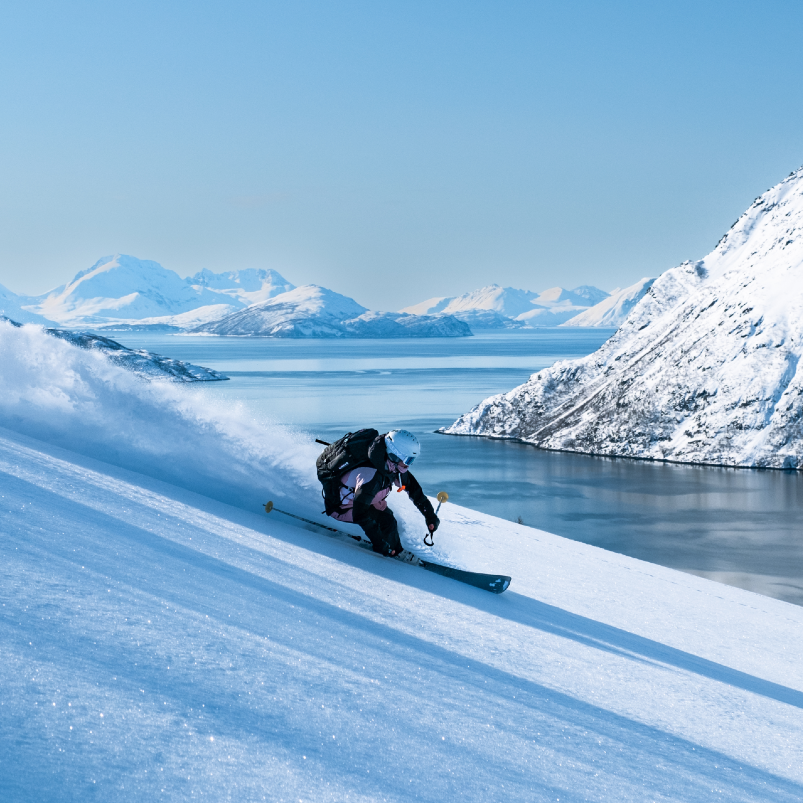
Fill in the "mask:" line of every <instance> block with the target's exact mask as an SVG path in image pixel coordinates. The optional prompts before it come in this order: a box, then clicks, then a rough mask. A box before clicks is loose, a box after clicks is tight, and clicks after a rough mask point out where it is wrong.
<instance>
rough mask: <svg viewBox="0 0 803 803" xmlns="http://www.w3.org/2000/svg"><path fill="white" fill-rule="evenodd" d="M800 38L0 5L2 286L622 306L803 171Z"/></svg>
mask: <svg viewBox="0 0 803 803" xmlns="http://www.w3.org/2000/svg"><path fill="white" fill-rule="evenodd" d="M801 35H803V3H800V2H799V0H795V1H794V2H773V0H765V2H762V3H755V2H749V3H748V2H738V1H737V2H730V3H722V2H716V3H714V2H706V1H705V0H696V2H684V1H683V0H680V1H679V2H671V3H670V2H652V3H649V2H644V1H643V0H641V2H604V3H601V2H579V1H576V2H572V0H567V1H565V2H560V3H557V2H555V3H542V2H536V1H533V2H505V0H495V1H494V2H472V1H471V0H468V1H467V0H463V2H437V0H432V1H431V2H416V0H406V1H405V2H382V0H372V2H355V1H354V0H338V2H323V1H314V0H298V2H264V1H263V2H237V0H227V2H225V3H224V2H217V0H213V1H212V2H201V1H199V0H196V2H192V3H189V2H169V0H167V1H165V0H162V1H161V2H153V3H151V2H140V1H139V0H131V1H130V2H127V3H108V2H80V0H79V1H78V2H70V3H65V2H37V0H26V2H16V0H6V2H4V3H3V4H2V7H0V108H2V114H0V179H1V180H0V215H1V217H0V283H2V284H4V285H6V286H8V287H9V288H10V289H11V290H14V291H15V292H18V293H40V292H43V291H45V290H47V289H50V288H51V287H53V286H55V285H57V284H61V283H62V282H64V281H65V280H67V279H68V278H70V277H71V276H72V275H73V274H74V273H75V272H77V271H78V270H82V269H84V268H86V267H88V266H89V265H91V264H92V263H93V262H95V261H96V260H97V259H98V258H99V257H101V256H103V255H105V254H109V253H114V252H122V253H129V254H134V255H135V256H139V257H141V258H146V259H155V260H157V261H159V262H161V263H162V264H163V265H164V266H165V267H168V268H172V269H173V270H176V271H177V272H178V273H179V274H181V275H182V276H185V275H188V274H189V273H194V272H195V271H197V270H199V269H201V268H210V269H211V270H215V271H219V270H226V269H236V268H246V267H273V268H276V269H278V270H280V271H281V272H282V273H284V274H285V275H286V277H287V278H288V279H289V280H291V281H292V282H294V283H296V284H304V283H310V282H314V283H318V284H323V285H326V286H329V287H332V288H333V289H335V290H338V291H339V292H343V293H345V294H347V295H350V296H352V297H354V298H356V299H357V300H358V301H359V302H360V303H362V304H365V305H367V306H369V307H372V308H379V309H394V308H398V307H401V306H404V305H406V304H410V303H414V302H417V301H420V300H422V299H424V298H428V297H431V296H436V295H446V294H450V295H451V294H455V293H459V292H465V291H468V290H471V289H474V288H476V287H479V286H481V285H483V284H488V283H491V282H497V283H500V284H504V285H512V286H515V287H523V288H526V289H530V290H540V289H544V288H546V287H549V286H553V285H556V284H562V285H564V286H566V287H574V286H576V285H579V284H586V283H589V284H595V285H598V286H600V287H602V288H604V289H607V290H610V289H612V288H613V287H614V286H616V285H625V284H630V283H632V282H634V281H636V280H637V279H638V278H640V277H641V276H644V275H656V274H657V273H659V272H661V271H663V270H665V269H667V268H670V267H673V266H674V265H675V264H677V263H679V262H681V261H682V260H684V259H693V258H699V257H701V256H703V255H704V254H705V253H707V252H708V251H709V250H710V249H711V248H712V247H713V246H714V245H715V244H716V242H717V240H718V239H719V237H720V236H721V235H722V234H723V233H724V232H725V230H726V229H727V228H728V227H729V226H730V224H731V223H732V222H733V221H734V219H735V218H736V217H737V216H738V215H739V214H740V213H741V212H742V211H743V210H744V209H745V208H746V207H747V206H748V205H749V204H750V202H751V201H752V200H753V198H754V197H755V196H756V195H758V194H759V193H761V192H763V191H764V190H765V189H767V188H768V187H769V186H771V185H773V184H775V183H777V182H778V181H779V180H781V179H782V178H783V177H784V176H785V175H787V174H788V173H789V172H790V171H791V170H793V169H795V168H797V167H799V166H800V165H801V164H803V80H801V79H803V48H801V47H800V46H799V44H800V41H801Z"/></svg>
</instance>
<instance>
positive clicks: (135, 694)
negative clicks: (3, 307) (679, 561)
mask: <svg viewBox="0 0 803 803" xmlns="http://www.w3.org/2000/svg"><path fill="white" fill-rule="evenodd" d="M0 384H2V387H3V394H0V553H1V554H0V655H1V656H2V660H0V688H2V690H3V691H2V694H0V800H1V801H4V802H5V801H14V803H18V802H19V803H27V802H28V801H32V802H33V801H35V803H49V802H50V801H53V802H54V803H55V802H56V801H58V803H70V802H71V801H82V802H83V801H86V800H92V799H95V800H99V801H101V800H102V801H126V802H128V801H148V802H150V801H152V800H155V799H165V800H176V801H184V800H190V799H192V800H200V801H210V803H212V802H214V803H217V801H237V803H239V802H240V801H258V800H270V801H298V800H301V801H381V800H389V801H406V800H424V801H444V800H470V801H474V800H476V801H483V802H485V801H497V800H498V801H511V800H512V801H552V800H558V799H559V800H560V801H587V800H588V801H612V800H615V801H634V802H635V801H644V800H661V801H684V803H687V802H688V801H709V800H728V801H765V800H772V801H782V802H783V803H785V802H786V801H790V802H791V801H799V800H800V799H802V798H803V750H801V747H800V745H801V743H802V742H803V740H802V739H801V736H803V668H802V667H801V665H800V661H799V648H798V645H799V644H800V641H801V635H803V609H801V608H799V607H796V606H793V605H789V604H787V603H783V602H780V601H778V600H773V599H769V598H766V597H761V596H758V595H755V594H751V593H749V592H746V591H742V590H740V589H737V588H732V587H728V586H723V585H719V584H717V583H713V582H710V581H707V580H704V579H702V578H698V577H695V576H692V575H686V574H682V573H679V572H676V571H673V570H671V569H665V568H662V567H659V566H654V565H651V564H648V563H644V562H641V561H638V560H635V559H632V558H627V557H625V556H622V555H616V554H613V553H609V552H605V551H604V550H601V549H598V548H595V547H592V546H587V545H584V544H580V543H575V542H571V541H568V540H566V539H563V538H560V537H558V536H555V535H551V534H549V533H545V532H542V531H539V530H535V529H532V528H529V527H524V526H520V525H517V524H513V523H510V522H505V521H502V520H499V519H495V518H493V517H491V516H486V515H483V514H481V513H477V512H474V511H471V510H467V509H464V508H460V507H457V506H455V505H451V504H448V503H447V504H446V505H444V507H443V508H441V520H442V526H441V528H440V529H439V530H438V532H437V534H436V537H435V544H436V548H435V549H434V550H432V551H431V552H429V553H428V552H425V551H421V554H422V556H423V557H427V556H429V557H430V558H431V559H434V560H436V561H443V562H451V563H452V564H454V565H458V566H462V567H465V568H469V569H474V570H477V571H489V572H499V573H505V574H509V575H512V577H513V583H512V585H511V588H510V589H509V590H508V591H507V592H506V593H505V594H503V595H501V596H496V595H493V594H489V593H487V592H483V591H480V590H477V589H474V588H471V587H468V586H465V585H462V584H460V583H457V582H455V581H453V580H450V579H448V578H444V577H440V576H437V575H434V574H431V573H430V572H427V571H425V570H422V569H420V568H417V567H414V566H410V565H407V564H404V563H400V562H397V561H393V560H388V559H385V558H381V557H379V556H377V555H374V554H373V553H371V552H369V551H366V550H364V549H361V548H359V547H356V546H354V545H352V544H349V543H344V542H342V541H339V540H337V539H333V538H330V537H327V536H326V535H324V534H322V533H320V532H314V531H313V530H314V528H311V527H306V526H305V527H298V526H294V522H293V520H291V519H287V518H286V517H282V516H281V515H280V514H278V513H272V514H271V515H270V516H267V515H266V514H265V513H263V512H261V508H260V505H261V504H262V503H263V502H265V501H267V498H268V497H270V498H273V499H275V500H276V501H277V503H278V504H280V505H281V506H282V507H284V508H285V509H287V510H290V511H291V512H296V513H299V514H300V515H304V516H312V517H314V516H319V513H320V501H319V500H320V498H319V495H318V488H317V487H316V483H315V481H314V469H313V465H314V458H315V456H316V454H317V450H316V449H315V447H314V444H311V437H310V436H309V435H308V434H305V433H298V432H291V431H288V430H287V429H285V428H282V427H279V426H275V425H270V424H268V423H265V422H258V421H253V420H251V419H250V418H249V417H248V415H247V413H246V411H244V410H243V409H242V408H236V407H235V408H231V407H225V408H224V407H216V406H213V405H210V404H208V403H207V402H205V401H204V397H203V395H198V394H187V393H186V392H185V393H182V392H181V389H180V388H179V387H177V386H176V385H173V384H170V383H160V382H158V381H146V380H144V379H142V378H140V377H138V376H137V375H135V374H132V373H130V372H128V371H126V370H124V369H123V368H120V367H119V366H116V365H113V364H111V363H109V361H108V360H106V359H105V358H103V356H102V355H99V354H95V353H92V352H87V351H84V350H82V349H79V348H76V347H75V346H73V345H71V344H69V343H66V342H63V341H60V340H56V339H54V338H50V337H48V336H47V335H46V334H44V333H43V332H42V331H41V330H40V329H38V328H36V327H23V328H20V329H18V328H15V327H11V326H10V325H6V324H0ZM391 505H392V506H393V509H394V511H395V512H396V513H397V515H398V517H399V519H400V521H401V525H402V538H403V541H404V543H405V545H406V546H408V547H409V548H411V549H413V550H414V551H419V550H420V548H421V543H420V542H421V539H422V538H423V534H424V526H423V520H422V519H421V516H420V515H419V514H418V512H417V511H415V509H414V508H413V507H412V504H411V503H410V502H409V499H407V497H406V495H404V494H392V495H391ZM342 529H344V530H347V529H349V527H348V526H343V528H342Z"/></svg>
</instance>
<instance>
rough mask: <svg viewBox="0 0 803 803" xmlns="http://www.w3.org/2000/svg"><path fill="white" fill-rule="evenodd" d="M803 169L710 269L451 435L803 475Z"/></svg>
mask: <svg viewBox="0 0 803 803" xmlns="http://www.w3.org/2000/svg"><path fill="white" fill-rule="evenodd" d="M801 332H803V168H802V169H800V170H798V171H796V172H794V173H792V174H791V175H790V176H789V177H788V178H786V179H785V180H784V181H782V182H781V183H780V184H778V185H777V186H776V187H773V188H772V189H770V190H768V191H767V192H766V193H764V194H763V195H762V196H760V197H759V198H757V199H756V200H755V202H754V203H753V204H752V206H751V207H750V208H749V209H748V210H747V211H746V212H745V213H744V214H743V215H742V216H741V217H740V218H739V220H738V221H737V222H736V223H735V224H734V226H733V227H732V228H731V230H730V231H729V232H728V233H727V234H726V235H725V236H724V237H723V238H722V240H721V241H720V242H719V244H718V245H717V247H716V248H715V249H714V250H713V251H712V252H711V253H710V254H709V255H708V256H707V257H705V258H704V259H702V260H700V261H699V262H695V263H685V264H683V265H680V266H679V267H677V268H673V269H672V270H669V271H667V272H666V273H664V274H662V275H661V276H659V277H658V279H656V281H655V283H654V284H653V285H652V287H651V288H650V290H649V292H648V293H647V294H646V295H645V296H644V297H643V298H642V300H641V301H640V302H638V304H636V306H635V307H634V308H633V310H632V311H631V312H630V314H629V315H628V317H627V319H626V321H625V323H624V324H623V325H622V327H621V328H620V329H619V330H618V332H617V333H616V334H615V335H614V336H613V337H612V338H611V339H610V340H609V341H607V342H606V343H605V345H603V346H602V348H601V349H599V351H597V352H596V353H594V354H591V355H589V356H588V357H586V358H583V359H582V360H576V361H565V362H559V363H556V364H555V365H554V366H552V367H551V368H549V369H547V370H545V371H541V372H540V373H538V374H536V375H533V376H532V377H531V378H530V380H529V381H528V382H527V383H525V384H524V385H522V386H520V387H518V388H516V389H514V390H512V391H511V392H509V393H506V394H501V395H499V396H494V397H492V398H490V399H486V400H485V401H483V402H482V403H481V404H480V405H478V406H477V407H476V408H475V409H474V410H472V411H471V412H469V413H467V414H465V415H464V416H462V417H461V418H460V419H459V420H458V421H457V422H455V423H454V424H453V425H452V426H451V427H449V428H447V429H446V431H447V432H449V433H452V434H473V435H490V436H493V437H503V438H520V439H522V440H525V441H527V442H529V443H533V444H535V445H537V446H542V447H545V448H550V449H567V450H573V451H581V452H593V453H598V454H607V455H625V456H629V457H645V458H655V459H664V460H678V461H685V462H695V463H714V464H720V465H732V466H763V467H773V468H803V423H802V422H803V370H801V369H800V367H799V366H800V357H801V355H802V354H803V339H802V338H801Z"/></svg>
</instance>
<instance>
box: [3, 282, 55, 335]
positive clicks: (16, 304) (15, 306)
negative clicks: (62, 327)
mask: <svg viewBox="0 0 803 803" xmlns="http://www.w3.org/2000/svg"><path fill="white" fill-rule="evenodd" d="M25 303H27V299H26V298H24V297H21V296H18V295H17V294H16V293H12V292H11V290H9V289H8V288H7V287H3V285H2V284H0V315H3V316H5V317H7V318H11V319H13V320H15V321H19V322H20V323H38V324H41V325H42V326H52V325H53V324H54V321H51V320H48V319H47V318H45V317H43V316H42V315H38V314H37V313H35V312H31V311H30V310H27V309H23V308H22V305H23V304H25Z"/></svg>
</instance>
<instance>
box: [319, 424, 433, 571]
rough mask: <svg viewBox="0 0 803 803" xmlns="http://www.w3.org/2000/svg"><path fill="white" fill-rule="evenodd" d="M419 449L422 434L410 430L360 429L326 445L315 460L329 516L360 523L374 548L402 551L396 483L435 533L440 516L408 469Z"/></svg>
mask: <svg viewBox="0 0 803 803" xmlns="http://www.w3.org/2000/svg"><path fill="white" fill-rule="evenodd" d="M420 453H421V444H419V442H418V438H416V436H415V435H413V434H412V432H408V431H407V430H406V429H394V430H393V431H392V432H388V433H387V434H385V435H380V434H379V432H378V431H377V430H375V429H361V430H359V431H357V432H355V433H351V432H350V433H349V434H348V435H345V436H344V437H343V438H341V439H340V440H338V441H336V442H335V443H333V444H331V445H329V446H327V447H326V449H324V451H323V453H322V454H321V455H320V457H319V458H318V461H317V468H318V479H319V480H320V481H321V484H322V485H323V498H324V502H325V504H326V513H327V515H329V516H331V517H332V518H334V519H337V520H338V521H348V522H354V523H355V524H359V525H360V527H362V530H363V532H364V533H365V534H366V535H367V536H368V539H369V540H370V542H371V545H372V546H373V548H374V552H379V553H380V554H382V555H391V556H392V555H398V554H399V553H400V552H401V551H402V549H403V547H402V544H401V540H400V539H399V526H398V524H397V522H396V518H395V517H394V515H393V511H392V510H391V509H390V508H389V507H388V502H387V496H388V494H389V493H390V491H391V489H392V487H393V486H394V485H395V486H397V487H398V490H399V491H402V490H404V491H407V495H408V496H409V497H410V499H411V500H412V502H413V504H414V505H415V506H416V507H417V508H418V509H419V510H420V511H421V514H422V515H423V516H424V520H425V521H426V524H427V528H428V529H429V532H430V533H434V532H435V530H437V529H438V525H439V524H440V520H439V519H438V517H437V516H436V515H435V511H434V510H433V509H432V504H431V503H430V501H429V499H427V497H426V496H425V495H424V492H423V490H422V489H421V485H420V484H419V482H418V480H417V479H416V478H415V477H414V476H413V475H412V474H411V473H410V472H409V470H408V469H409V468H410V466H411V465H412V463H413V461H414V460H415V459H416V457H418V455H419V454H420Z"/></svg>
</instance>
